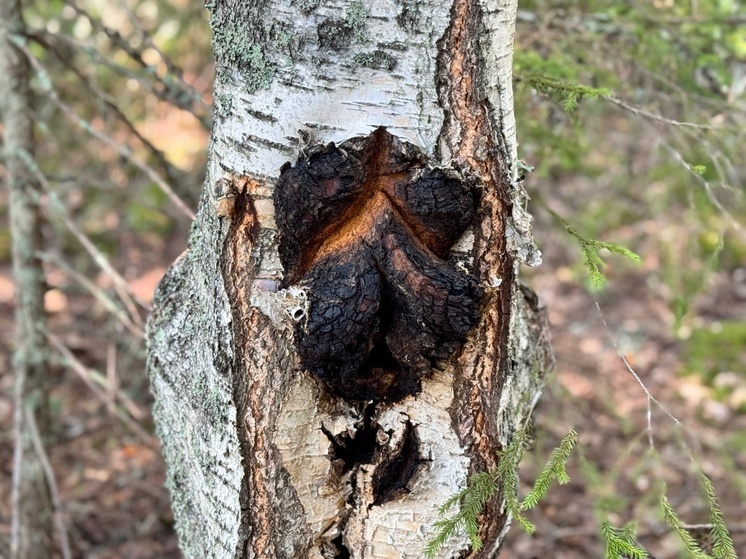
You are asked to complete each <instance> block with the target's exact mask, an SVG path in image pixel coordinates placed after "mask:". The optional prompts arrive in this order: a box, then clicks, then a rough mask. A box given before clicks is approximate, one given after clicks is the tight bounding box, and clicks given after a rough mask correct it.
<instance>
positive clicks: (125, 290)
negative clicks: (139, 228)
mask: <svg viewBox="0 0 746 559" xmlns="http://www.w3.org/2000/svg"><path fill="white" fill-rule="evenodd" d="M24 159H25V161H26V164H27V165H28V167H29V169H31V171H32V172H33V173H34V174H35V175H36V177H37V179H38V181H39V183H40V184H41V186H42V189H43V190H44V192H45V193H46V195H47V203H46V204H43V205H44V207H45V208H49V207H50V205H51V207H52V209H54V210H55V211H56V212H57V215H58V216H59V218H60V219H62V222H63V223H64V224H65V226H66V227H67V228H68V229H69V231H70V232H71V233H72V234H73V235H74V236H75V238H76V239H78V242H80V244H81V245H83V248H85V249H86V251H87V252H88V254H90V255H91V258H93V261H94V262H95V263H96V264H98V266H99V267H100V268H101V269H102V270H103V271H104V272H105V273H106V275H108V276H109V277H110V278H111V280H112V282H113V284H114V289H115V290H116V291H117V294H118V295H119V298H120V299H121V300H122V303H124V306H125V307H126V308H127V310H128V311H129V313H130V317H131V318H132V321H133V322H134V323H135V324H136V325H137V326H139V327H142V326H143V321H142V318H141V317H140V313H139V312H138V310H137V306H136V305H135V303H134V301H133V299H132V297H131V296H130V294H131V289H130V287H129V285H128V284H127V282H126V281H125V279H124V278H123V277H122V276H121V275H119V272H117V271H116V270H115V269H114V268H113V267H112V266H111V264H110V263H109V260H108V259H107V258H106V256H104V255H103V253H102V252H101V251H100V250H98V248H97V247H96V245H95V244H94V243H93V241H91V240H90V239H89V238H88V237H87V236H86V234H85V233H83V232H82V231H81V230H80V229H79V228H78V226H77V225H76V224H75V222H74V221H73V220H72V218H71V217H70V216H69V214H68V213H67V209H66V208H65V205H64V204H63V203H62V202H61V201H60V200H59V198H58V197H57V195H56V194H55V193H54V191H53V190H52V188H51V186H50V185H49V181H47V178H46V176H44V173H42V171H41V169H39V167H38V166H37V165H36V162H35V161H33V160H32V159H30V158H29V157H25V158H24ZM42 202H43V201H42V200H40V204H41V203H42ZM50 202H51V204H50ZM138 303H140V306H142V307H143V308H145V309H148V308H149V307H148V305H146V304H145V303H144V302H142V301H138Z"/></svg>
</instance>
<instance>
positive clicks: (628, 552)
mask: <svg viewBox="0 0 746 559" xmlns="http://www.w3.org/2000/svg"><path fill="white" fill-rule="evenodd" d="M601 535H602V536H603V537H604V540H605V541H606V548H605V557H606V559H645V558H646V557H648V553H647V551H645V550H644V549H643V548H642V547H640V546H639V545H638V543H637V536H636V534H635V525H634V524H633V523H631V522H630V523H628V524H625V525H624V526H622V527H621V528H614V527H613V526H612V525H611V523H610V522H609V521H608V520H604V521H603V522H602V523H601Z"/></svg>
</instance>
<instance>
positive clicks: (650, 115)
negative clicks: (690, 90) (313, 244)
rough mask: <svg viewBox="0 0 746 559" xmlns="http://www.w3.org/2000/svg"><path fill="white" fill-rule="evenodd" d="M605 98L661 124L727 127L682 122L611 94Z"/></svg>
mask: <svg viewBox="0 0 746 559" xmlns="http://www.w3.org/2000/svg"><path fill="white" fill-rule="evenodd" d="M603 98H604V99H606V100H607V101H608V102H609V103H612V104H614V105H616V106H618V107H621V108H622V109H624V110H626V111H629V112H631V113H632V114H634V115H637V116H640V117H643V118H647V119H649V120H654V121H656V122H662V123H663V124H668V125H670V126H681V127H684V128H697V129H699V130H724V129H728V127H726V126H718V125H714V124H697V123H695V122H682V121H680V120H674V119H671V118H666V117H664V116H661V115H659V114H656V113H651V112H650V111H646V110H645V109H641V108H639V107H635V106H634V105H630V104H629V103H626V102H624V101H622V100H621V99H619V98H617V97H614V96H612V95H607V96H604V97H603Z"/></svg>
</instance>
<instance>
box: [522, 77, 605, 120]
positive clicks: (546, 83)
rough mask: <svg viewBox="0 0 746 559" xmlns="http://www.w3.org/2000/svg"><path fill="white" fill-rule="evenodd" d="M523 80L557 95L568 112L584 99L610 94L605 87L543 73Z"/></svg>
mask: <svg viewBox="0 0 746 559" xmlns="http://www.w3.org/2000/svg"><path fill="white" fill-rule="evenodd" d="M523 80H524V81H525V82H526V83H527V84H528V85H529V86H530V87H533V88H534V89H535V90H536V91H538V92H540V93H544V94H547V95H557V96H559V98H560V102H561V104H562V109H563V110H564V111H565V112H568V113H571V112H573V111H575V109H577V108H578V105H579V104H580V103H581V102H582V101H583V100H585V99H597V98H598V97H608V96H609V95H611V91H610V90H608V89H606V88H605V87H589V86H587V85H582V84H578V83H570V82H566V81H562V80H557V79H554V78H550V77H548V76H543V75H532V76H527V77H525V78H523Z"/></svg>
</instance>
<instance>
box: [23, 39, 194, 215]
mask: <svg viewBox="0 0 746 559" xmlns="http://www.w3.org/2000/svg"><path fill="white" fill-rule="evenodd" d="M16 44H17V46H18V48H19V49H20V50H21V51H22V52H23V53H24V54H25V55H26V57H27V58H28V60H29V62H30V63H31V65H32V66H33V68H34V70H35V71H36V73H37V74H38V75H39V77H40V78H41V80H42V83H43V84H44V85H45V90H46V92H47V93H48V94H49V97H50V99H51V100H52V102H53V103H54V104H55V105H57V107H59V108H60V110H62V112H63V113H65V114H66V115H67V116H68V117H69V118H70V119H71V120H72V121H73V122H75V123H76V124H77V125H78V126H80V127H81V128H82V129H83V130H85V131H86V132H88V133H89V134H90V135H91V136H93V137H95V138H97V139H98V140H100V141H102V142H104V143H105V144H106V145H108V146H110V147H112V148H113V149H114V150H116V151H117V153H119V154H120V155H121V156H122V157H124V158H125V159H127V160H128V161H130V162H131V163H132V164H133V165H134V166H135V167H137V168H138V169H140V170H141V171H143V172H144V173H145V174H146V175H147V176H148V178H149V179H150V180H152V181H153V182H154V183H155V184H156V185H158V187H159V188H160V189H161V190H162V191H163V193H164V194H166V196H168V198H169V199H170V200H171V202H172V203H173V204H174V205H175V206H176V207H177V208H178V209H179V210H180V211H181V212H182V213H183V214H184V215H186V216H187V217H189V219H191V220H194V218H195V215H194V212H193V211H192V210H191V209H190V208H189V206H188V205H187V204H186V203H185V202H184V201H183V200H182V199H181V198H179V196H178V195H177V194H176V193H175V192H174V191H173V189H172V188H171V187H170V186H169V185H168V184H167V183H166V181H164V180H163V179H162V178H161V176H160V175H159V174H158V173H157V172H156V171H155V169H153V168H152V167H151V166H150V165H148V164H147V163H145V162H144V161H142V160H141V159H140V158H139V157H137V156H136V155H135V154H134V153H133V152H132V150H131V149H130V148H129V147H127V146H125V145H122V144H120V143H119V142H116V141H115V140H113V139H112V138H110V137H109V136H107V135H106V134H103V133H101V132H99V131H98V130H96V129H95V128H93V126H91V124H90V123H89V122H87V121H85V120H84V119H82V118H81V117H80V116H78V114H77V113H76V112H75V110H74V109H73V108H72V107H71V106H70V105H68V104H66V103H65V102H64V101H62V99H60V97H59V95H58V94H57V91H56V90H55V89H54V87H53V86H52V82H51V80H50V79H49V75H48V74H47V73H46V71H45V70H44V68H43V67H42V65H41V63H40V62H39V59H38V58H36V57H35V56H34V54H33V53H32V52H31V51H30V50H29V49H28V47H26V45H24V44H23V42H21V41H16Z"/></svg>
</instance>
